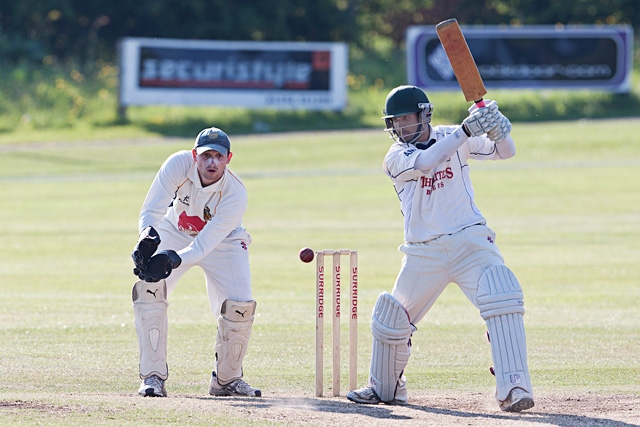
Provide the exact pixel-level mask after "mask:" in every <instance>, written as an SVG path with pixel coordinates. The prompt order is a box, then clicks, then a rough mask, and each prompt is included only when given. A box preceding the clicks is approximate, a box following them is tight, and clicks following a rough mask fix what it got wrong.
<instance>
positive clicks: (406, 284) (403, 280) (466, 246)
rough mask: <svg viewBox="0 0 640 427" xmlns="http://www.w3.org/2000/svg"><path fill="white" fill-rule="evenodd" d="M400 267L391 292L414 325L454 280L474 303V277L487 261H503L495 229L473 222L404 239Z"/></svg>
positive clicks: (475, 284)
mask: <svg viewBox="0 0 640 427" xmlns="http://www.w3.org/2000/svg"><path fill="white" fill-rule="evenodd" d="M399 250H400V251H401V252H403V253H404V257H403V259H402V267H401V268H400V272H399V273H398V277H397V278H396V282H395V285H394V286H393V290H392V291H391V294H392V295H393V296H394V297H396V298H397V299H398V300H399V301H400V302H401V303H402V305H403V306H404V307H405V309H406V310H407V313H408V314H409V319H410V321H411V323H413V324H414V325H416V324H417V323H418V322H419V321H420V320H422V318H423V317H424V316H425V315H426V314H427V312H428V311H429V309H430V308H431V307H432V306H433V304H434V303H435V302H436V300H437V299H438V296H440V294H441V293H442V291H444V288H445V287H446V286H447V285H448V284H449V283H456V284H457V285H458V286H459V287H460V289H461V290H462V292H464V294H465V295H466V296H467V298H468V299H469V300H470V301H471V302H472V303H473V305H475V306H476V307H478V304H477V302H476V294H477V291H478V280H479V279H480V276H481V275H482V273H483V271H484V270H485V269H486V268H487V267H489V266H491V265H503V264H504V258H503V257H502V255H501V254H500V251H499V249H498V247H497V246H496V244H495V233H494V232H493V230H491V229H490V228H489V227H487V226H485V225H473V226H471V227H467V228H464V229H462V230H461V231H459V232H457V233H453V234H447V235H443V236H440V237H438V238H435V239H433V240H429V241H428V242H421V243H405V244H403V245H401V246H400V247H399Z"/></svg>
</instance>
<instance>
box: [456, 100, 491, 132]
mask: <svg viewBox="0 0 640 427" xmlns="http://www.w3.org/2000/svg"><path fill="white" fill-rule="evenodd" d="M499 114H500V112H499V111H498V104H497V103H496V102H495V101H490V102H489V103H487V104H486V106H485V107H483V108H473V106H472V107H471V108H470V109H469V116H468V117H467V118H466V119H464V120H463V121H462V130H463V131H464V133H465V134H467V136H469V137H471V136H481V135H484V134H485V133H487V132H488V131H490V130H491V129H493V128H494V127H495V125H496V122H497V120H498V118H499Z"/></svg>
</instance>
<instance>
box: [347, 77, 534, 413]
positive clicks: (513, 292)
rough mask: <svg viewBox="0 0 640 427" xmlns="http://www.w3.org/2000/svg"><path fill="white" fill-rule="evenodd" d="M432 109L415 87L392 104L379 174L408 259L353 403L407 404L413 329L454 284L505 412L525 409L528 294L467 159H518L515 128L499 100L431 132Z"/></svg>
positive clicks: (402, 90) (376, 328)
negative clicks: (491, 224)
mask: <svg viewBox="0 0 640 427" xmlns="http://www.w3.org/2000/svg"><path fill="white" fill-rule="evenodd" d="M432 111H433V106H432V104H431V103H430V102H429V99H428V98H427V96H426V94H425V93H424V92H423V91H422V90H421V89H419V88H417V87H415V86H400V87H397V88H395V89H394V90H392V91H391V92H390V93H389V95H388V97H387V100H386V105H385V110H384V117H383V118H384V119H385V121H386V125H387V126H386V127H387V129H386V130H387V131H389V132H390V134H391V136H392V138H393V139H394V140H395V143H394V144H393V145H392V146H391V148H390V149H389V151H388V152H387V155H386V157H385V159H384V163H383V170H384V171H385V173H386V174H387V175H388V176H389V177H390V178H391V180H392V181H393V185H394V187H395V190H396V193H397V195H398V198H399V199H400V203H401V210H402V214H403V215H404V240H405V242H404V244H403V245H402V246H400V251H402V252H403V253H404V259H403V261H402V267H401V269H400V272H399V274H398V277H397V279H396V282H395V285H394V287H393V290H392V291H391V294H388V293H386V292H384V293H382V294H381V295H380V297H379V298H378V300H377V302H376V304H375V307H374V309H373V315H372V319H371V331H372V334H373V351H372V356H371V368H370V375H369V384H367V385H366V386H364V387H362V388H361V389H358V390H352V391H350V392H349V393H348V394H347V398H348V399H350V400H352V401H354V402H357V403H373V404H376V403H381V402H383V403H389V404H406V403H407V387H406V379H405V377H404V375H403V373H404V369H405V367H406V366H407V363H408V361H409V354H410V350H411V336H412V334H413V332H414V331H415V330H416V328H415V326H414V325H416V324H417V323H418V322H419V321H420V320H422V318H423V317H424V316H425V315H426V313H427V312H428V311H429V309H430V308H431V307H432V306H433V304H434V303H435V301H436V299H437V298H438V296H439V295H440V294H441V293H442V291H443V290H444V289H445V287H446V286H447V285H448V284H449V283H452V282H453V283H456V284H457V285H458V286H459V287H460V289H462V291H463V292H464V294H465V295H466V296H467V298H468V299H469V300H470V301H471V302H472V303H473V304H474V305H475V306H476V307H477V308H478V309H479V311H480V315H481V316H482V318H483V319H484V320H485V322H486V325H487V329H488V335H489V339H490V343H491V352H492V354H493V372H494V374H495V377H496V400H497V401H498V405H499V406H500V409H502V410H503V411H509V412H519V411H522V410H525V409H529V408H531V407H533V405H534V402H533V393H532V387H531V380H530V378H529V368H528V366H527V348H526V340H525V332H524V324H523V314H524V303H523V294H522V289H521V287H520V284H519V283H518V280H517V279H516V277H515V275H514V274H513V273H512V272H511V270H510V269H509V268H508V267H506V266H505V265H504V259H503V257H502V255H501V254H500V251H499V250H498V248H497V246H496V245H495V234H494V232H493V231H492V230H491V229H490V228H488V227H487V225H486V220H485V218H484V217H483V216H482V214H481V213H480V211H479V210H478V208H477V206H476V205H475V203H474V199H473V188H472V186H471V181H470V175H469V165H468V162H467V160H468V159H470V158H473V159H476V160H499V159H507V158H509V157H512V156H513V155H514V154H515V145H514V142H513V139H512V138H511V136H509V133H510V131H511V123H510V122H509V120H508V119H507V118H506V117H505V116H504V115H502V113H500V111H499V110H498V105H497V104H496V103H495V101H488V102H487V105H486V107H484V108H477V107H475V106H474V107H472V108H470V110H469V116H468V117H467V118H466V119H465V120H464V121H463V122H462V125H461V126H435V127H433V126H431V124H430V121H431V113H432Z"/></svg>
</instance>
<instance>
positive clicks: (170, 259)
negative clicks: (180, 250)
mask: <svg viewBox="0 0 640 427" xmlns="http://www.w3.org/2000/svg"><path fill="white" fill-rule="evenodd" d="M180 264H182V258H180V256H179V255H178V254H177V253H176V251H172V250H170V249H169V250H167V251H160V252H158V253H157V254H155V255H154V256H152V257H151V258H150V259H149V262H148V263H147V268H145V269H144V271H140V272H139V273H138V277H139V278H140V279H142V280H144V281H145V282H159V281H160V280H162V279H166V278H167V277H169V275H170V274H171V271H172V270H173V269H174V268H178V267H179V266H180Z"/></svg>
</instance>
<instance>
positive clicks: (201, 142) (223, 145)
mask: <svg viewBox="0 0 640 427" xmlns="http://www.w3.org/2000/svg"><path fill="white" fill-rule="evenodd" d="M193 148H194V149H195V150H196V153H197V154H202V153H204V152H205V151H207V150H215V151H217V152H218V153H220V154H222V155H223V156H226V155H228V154H229V150H230V149H231V141H229V136H227V134H226V133H224V132H223V131H222V130H220V129H218V128H215V127H212V128H207V129H203V130H202V131H201V132H200V133H199V134H198V136H197V137H196V143H195V146H194V147H193Z"/></svg>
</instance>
